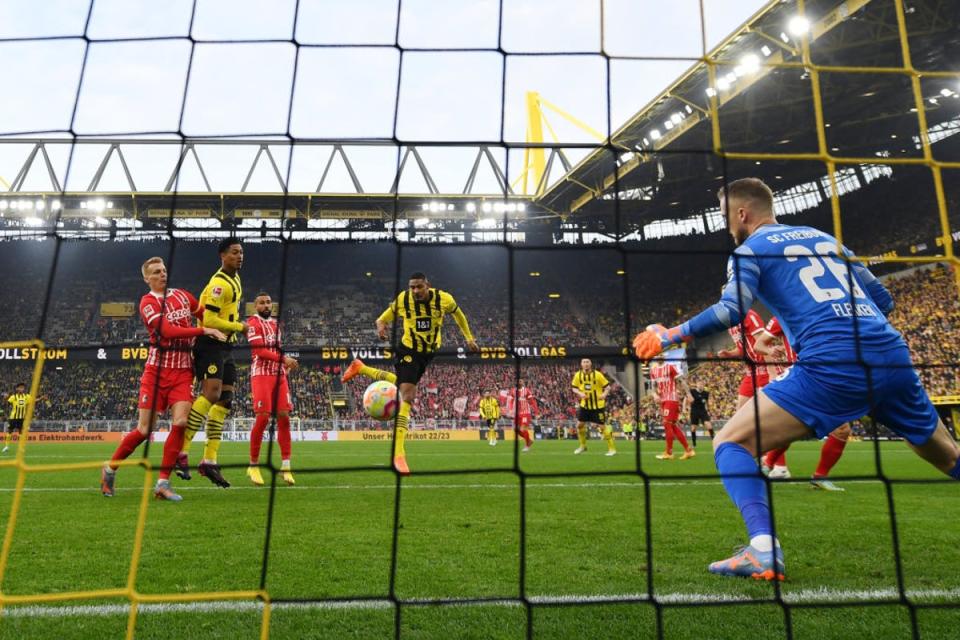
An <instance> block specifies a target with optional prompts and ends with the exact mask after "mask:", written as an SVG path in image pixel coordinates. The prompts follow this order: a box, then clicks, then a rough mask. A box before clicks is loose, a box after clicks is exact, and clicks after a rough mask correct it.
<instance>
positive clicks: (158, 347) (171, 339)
mask: <svg viewBox="0 0 960 640" xmlns="http://www.w3.org/2000/svg"><path fill="white" fill-rule="evenodd" d="M140 273H141V274H142V275H143V281H144V282H146V283H147V285H149V287H150V291H149V292H148V293H147V294H146V295H144V296H143V297H142V298H141V299H140V319H141V320H143V324H144V326H145V327H146V328H147V333H149V334H150V351H149V352H148V354H147V362H146V364H144V366H143V376H142V377H141V378H140V395H139V402H138V404H137V406H138V409H139V414H138V418H137V428H136V429H134V430H133V431H131V432H130V433H128V434H127V435H125V436H124V437H123V440H121V441H120V444H119V445H118V446H117V449H116V451H114V453H113V457H112V458H111V459H110V462H109V463H107V464H106V465H104V467H103V471H102V472H101V476H100V491H101V493H103V495H104V496H106V497H108V498H111V497H113V485H114V481H115V480H116V474H117V469H118V468H119V466H120V461H121V460H124V459H126V458H128V457H129V456H130V454H132V453H133V452H134V450H136V448H137V447H138V446H140V443H142V442H143V441H144V440H146V439H147V438H148V437H149V436H150V433H151V432H152V431H153V428H154V426H156V423H157V416H159V415H161V414H162V413H164V412H165V411H167V410H168V409H169V410H170V412H171V414H172V419H171V423H172V424H171V427H170V433H169V435H168V436H167V440H166V442H165V443H164V445H163V460H162V462H161V464H160V473H159V476H158V477H159V479H158V480H157V486H156V488H155V489H154V495H155V497H156V498H157V499H160V500H172V501H174V502H179V501H180V500H181V499H182V498H181V497H180V496H179V495H178V494H177V493H175V492H174V491H173V489H171V488H170V471H171V469H172V468H173V467H174V464H175V463H176V459H177V454H179V453H180V448H181V446H182V445H183V437H184V432H185V429H186V425H187V416H188V414H189V413H190V404H191V403H192V402H193V353H192V349H193V343H194V340H195V339H196V338H197V337H198V336H210V338H212V339H216V340H220V339H223V337H224V336H223V334H222V333H220V331H218V330H217V329H211V328H202V327H195V326H193V319H194V317H195V316H199V315H202V313H203V310H202V308H201V306H200V303H198V302H197V299H196V298H194V297H193V296H192V295H190V293H189V292H187V291H184V290H183V289H168V288H167V267H166V265H164V263H163V259H162V258H150V259H149V260H147V261H146V262H144V263H143V266H141V267H140Z"/></svg>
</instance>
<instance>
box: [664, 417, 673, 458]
mask: <svg viewBox="0 0 960 640" xmlns="http://www.w3.org/2000/svg"><path fill="white" fill-rule="evenodd" d="M673 429H674V426H673V423H672V422H664V423H663V433H664V435H666V437H667V455H668V456H669V455H671V454H672V453H673Z"/></svg>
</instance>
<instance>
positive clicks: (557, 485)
mask: <svg viewBox="0 0 960 640" xmlns="http://www.w3.org/2000/svg"><path fill="white" fill-rule="evenodd" d="M497 473H501V472H497ZM502 473H507V472H502ZM305 475H306V474H305ZM834 482H836V483H838V484H879V480H843V479H835V480H834ZM721 484H722V483H721V482H719V481H717V480H685V481H682V482H674V481H659V480H651V482H650V487H651V489H656V488H658V487H691V488H701V487H703V486H720V485H721ZM519 486H520V481H519V480H518V481H517V482H516V483H515V484H502V483H497V484H494V483H491V484H484V483H473V484H413V483H411V482H410V480H406V481H404V483H403V485H402V490H403V491H408V490H414V489H514V490H516V489H517V488H519ZM776 486H777V487H801V488H803V489H808V488H809V485H808V484H807V483H806V482H783V483H779V482H778V483H776ZM175 488H176V490H177V491H217V492H220V491H224V489H221V488H220V487H214V486H209V487H207V486H199V487H198V486H185V485H182V484H178V485H176V486H175ZM396 488H397V485H395V484H334V485H316V486H304V485H296V486H293V487H284V486H279V484H278V487H277V489H278V491H281V492H283V491H361V490H375V491H383V490H393V489H396ZM527 488H528V489H538V488H543V489H602V488H634V489H642V488H643V481H642V480H640V479H637V481H636V482H582V483H581V482H578V483H566V482H549V483H548V482H536V481H535V480H534V481H532V482H529V483H528V485H527ZM15 491H16V488H13V487H0V493H13V492H15ZM23 491H24V493H58V492H72V491H80V492H90V493H95V492H99V487H97V486H93V485H91V486H89V487H24V488H23ZM141 491H142V487H137V488H132V487H131V488H120V489H117V492H119V493H134V492H136V493H140V492H141ZM226 491H227V492H228V493H229V492H231V491H263V492H268V491H270V489H269V487H250V486H242V487H241V486H237V485H233V486H231V487H230V488H229V489H227V490H226Z"/></svg>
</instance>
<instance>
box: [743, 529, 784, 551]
mask: <svg viewBox="0 0 960 640" xmlns="http://www.w3.org/2000/svg"><path fill="white" fill-rule="evenodd" d="M773 544H774V539H773V536H772V535H770V534H769V533H765V534H762V535H759V536H753V537H752V538H750V546H751V547H753V548H754V549H756V550H757V551H760V552H762V553H767V552H768V551H773ZM776 544H777V546H778V547H779V546H780V541H779V540H776Z"/></svg>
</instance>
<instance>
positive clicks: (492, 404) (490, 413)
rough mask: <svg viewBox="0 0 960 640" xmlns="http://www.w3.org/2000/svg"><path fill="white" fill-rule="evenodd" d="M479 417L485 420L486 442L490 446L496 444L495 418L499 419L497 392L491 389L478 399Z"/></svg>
mask: <svg viewBox="0 0 960 640" xmlns="http://www.w3.org/2000/svg"><path fill="white" fill-rule="evenodd" d="M480 418H481V419H482V420H486V421H487V442H488V443H490V446H491V447H495V446H496V445H497V420H499V419H500V401H499V400H497V392H496V390H494V389H491V390H490V391H489V393H487V395H485V396H484V397H483V398H481V399H480Z"/></svg>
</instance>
